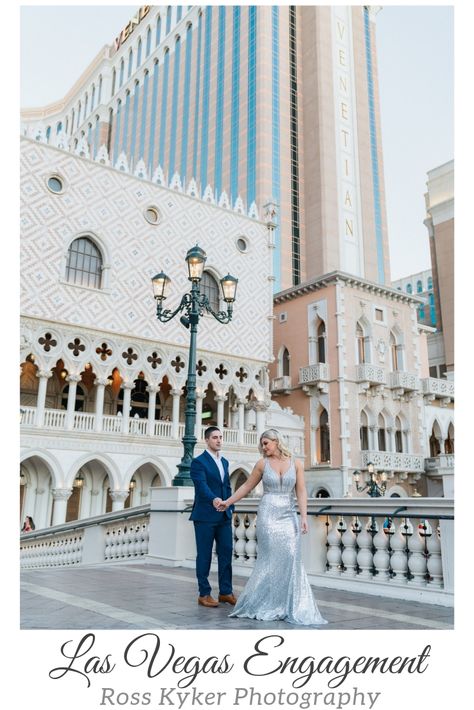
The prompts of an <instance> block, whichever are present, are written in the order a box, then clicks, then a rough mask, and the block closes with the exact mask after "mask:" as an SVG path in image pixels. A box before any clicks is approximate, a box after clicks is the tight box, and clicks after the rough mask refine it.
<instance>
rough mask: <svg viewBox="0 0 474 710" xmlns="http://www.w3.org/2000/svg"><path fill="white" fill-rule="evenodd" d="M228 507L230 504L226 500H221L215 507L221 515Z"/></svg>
mask: <svg viewBox="0 0 474 710" xmlns="http://www.w3.org/2000/svg"><path fill="white" fill-rule="evenodd" d="M229 506H230V503H228V502H227V501H226V500H223V501H221V502H220V503H219V505H218V506H217V510H218V511H219V513H223V512H224V511H225V510H227V508H228V507H229Z"/></svg>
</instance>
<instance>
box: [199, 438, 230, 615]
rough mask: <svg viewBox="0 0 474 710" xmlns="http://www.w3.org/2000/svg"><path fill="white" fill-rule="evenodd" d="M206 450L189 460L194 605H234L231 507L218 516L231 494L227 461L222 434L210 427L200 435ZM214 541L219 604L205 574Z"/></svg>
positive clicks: (206, 573)
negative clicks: (194, 552)
mask: <svg viewBox="0 0 474 710" xmlns="http://www.w3.org/2000/svg"><path fill="white" fill-rule="evenodd" d="M204 438H205V440H206V444H207V449H206V450H205V451H204V452H203V453H202V454H201V455H200V456H197V457H196V458H195V459H193V461H192V463H191V478H192V479H193V483H194V505H193V510H192V513H191V516H190V520H192V521H193V523H194V533H195V535H196V550H197V556H196V577H197V580H198V585H199V597H198V604H201V605H202V606H206V607H216V606H219V602H227V603H228V604H232V605H234V604H235V602H236V601H237V599H236V597H235V596H234V594H233V592H232V511H233V506H230V508H229V509H228V510H226V511H224V512H223V513H219V511H218V510H217V507H218V506H219V504H220V503H221V502H222V501H223V500H225V499H226V498H228V497H229V496H231V495H232V489H231V487H230V479H229V462H228V461H227V460H226V459H225V458H224V457H223V456H222V455H221V448H222V432H221V430H220V429H219V428H218V427H216V426H210V427H208V428H207V429H206V431H205V432H204ZM214 540H215V542H216V552H217V567H218V578H219V601H217V600H216V599H214V598H213V597H212V596H211V585H210V584H209V580H208V577H209V571H210V569H211V559H212V548H213V545H214Z"/></svg>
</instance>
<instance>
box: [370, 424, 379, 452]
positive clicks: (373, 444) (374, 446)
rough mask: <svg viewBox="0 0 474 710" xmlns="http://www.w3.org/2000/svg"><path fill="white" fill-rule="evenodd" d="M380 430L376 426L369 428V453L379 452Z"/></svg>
mask: <svg viewBox="0 0 474 710" xmlns="http://www.w3.org/2000/svg"><path fill="white" fill-rule="evenodd" d="M377 432H378V428H377V427H376V426H375V424H371V425H370V426H369V451H378V448H379V443H378V441H377Z"/></svg>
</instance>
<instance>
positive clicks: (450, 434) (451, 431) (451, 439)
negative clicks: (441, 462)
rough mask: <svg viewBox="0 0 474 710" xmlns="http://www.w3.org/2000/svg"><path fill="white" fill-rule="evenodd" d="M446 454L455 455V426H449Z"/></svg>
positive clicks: (445, 444) (445, 442) (445, 443)
mask: <svg viewBox="0 0 474 710" xmlns="http://www.w3.org/2000/svg"><path fill="white" fill-rule="evenodd" d="M444 453H445V454H454V426H453V425H452V424H450V425H449V429H448V438H447V439H445V440H444Z"/></svg>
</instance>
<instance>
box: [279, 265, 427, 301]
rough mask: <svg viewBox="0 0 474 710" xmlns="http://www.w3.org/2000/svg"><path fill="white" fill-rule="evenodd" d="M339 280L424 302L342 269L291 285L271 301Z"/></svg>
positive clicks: (390, 296) (399, 298) (397, 298)
mask: <svg viewBox="0 0 474 710" xmlns="http://www.w3.org/2000/svg"><path fill="white" fill-rule="evenodd" d="M341 281H342V282H343V283H344V284H345V285H347V286H351V287H352V288H357V289H359V290H361V291H366V292H368V293H373V294H378V295H380V296H384V297H385V298H388V299H390V300H392V301H399V302H401V303H410V304H416V305H418V304H421V303H425V301H424V299H423V298H419V297H417V296H413V295H410V294H407V293H403V292H402V291H398V289H394V288H391V287H389V286H384V285H383V284H378V283H375V282H374V281H367V280H366V279H362V278H360V277H358V276H354V275H352V274H347V273H345V272H344V271H331V272H330V273H329V274H323V275H322V276H319V277H318V278H316V279H311V280H310V281H305V282H304V283H302V284H299V285H298V286H292V287H291V288H288V289H286V290H285V291H280V292H279V293H276V294H275V295H274V297H273V303H274V304H275V305H277V304H279V303H284V302H285V301H291V300H293V299H294V298H299V297H301V296H304V295H305V294H307V293H311V292H312V291H319V290H321V289H324V288H326V287H327V286H331V285H333V284H334V285H336V284H337V283H340V282H341Z"/></svg>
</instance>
